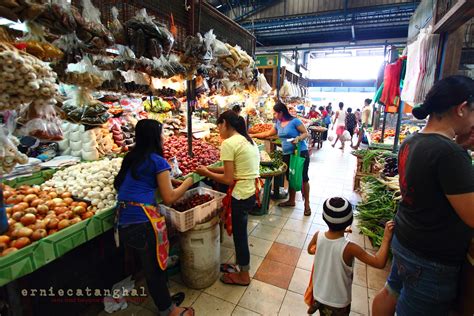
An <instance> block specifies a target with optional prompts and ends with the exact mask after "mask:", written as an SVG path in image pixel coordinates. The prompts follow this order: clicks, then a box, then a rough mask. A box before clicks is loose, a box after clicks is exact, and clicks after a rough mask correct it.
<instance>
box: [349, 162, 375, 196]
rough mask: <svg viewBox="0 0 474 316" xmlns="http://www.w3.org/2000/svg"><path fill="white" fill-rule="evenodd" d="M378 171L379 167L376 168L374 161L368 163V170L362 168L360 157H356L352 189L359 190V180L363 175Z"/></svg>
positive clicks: (373, 173)
mask: <svg viewBox="0 0 474 316" xmlns="http://www.w3.org/2000/svg"><path fill="white" fill-rule="evenodd" d="M356 157H357V156H356ZM379 171H380V169H379V168H378V166H377V164H376V162H375V161H374V162H372V164H371V165H370V168H369V170H364V169H363V164H362V158H361V157H357V168H356V170H355V174H354V185H353V190H354V191H359V190H360V181H361V180H362V178H363V177H366V176H370V175H375V174H377V173H378V172H379Z"/></svg>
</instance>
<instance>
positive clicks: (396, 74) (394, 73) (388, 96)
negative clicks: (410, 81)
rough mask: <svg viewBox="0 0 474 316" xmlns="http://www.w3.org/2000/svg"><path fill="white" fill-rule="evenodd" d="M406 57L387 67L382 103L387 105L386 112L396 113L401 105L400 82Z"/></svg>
mask: <svg viewBox="0 0 474 316" xmlns="http://www.w3.org/2000/svg"><path fill="white" fill-rule="evenodd" d="M405 59H406V57H401V58H399V59H398V60H397V61H396V62H394V63H392V64H388V65H387V66H385V72H384V87H383V91H382V96H381V98H380V102H382V103H383V104H385V106H386V111H387V112H389V113H394V112H396V111H397V108H398V106H399V105H400V80H401V74H402V69H403V64H404V60H405Z"/></svg>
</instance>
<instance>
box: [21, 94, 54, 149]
mask: <svg viewBox="0 0 474 316" xmlns="http://www.w3.org/2000/svg"><path fill="white" fill-rule="evenodd" d="M22 131H23V134H24V135H29V136H33V137H36V138H38V139H41V140H47V141H59V140H62V139H63V132H62V130H61V120H60V119H59V118H58V117H57V115H56V110H55V108H54V103H53V102H48V103H46V104H44V102H39V101H33V102H32V103H31V104H30V106H29V107H28V122H27V123H26V124H25V126H23V128H22Z"/></svg>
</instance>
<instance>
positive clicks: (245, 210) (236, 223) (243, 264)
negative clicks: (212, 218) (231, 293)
mask: <svg viewBox="0 0 474 316" xmlns="http://www.w3.org/2000/svg"><path fill="white" fill-rule="evenodd" d="M231 203H232V231H233V237H234V246H235V257H236V259H237V260H236V261H237V262H236V263H237V264H238V265H239V267H240V271H249V269H250V250H249V237H248V233H247V222H248V214H249V211H250V210H252V209H253V207H254V206H255V195H252V196H251V197H249V198H248V199H245V200H237V199H235V198H232V202H231Z"/></svg>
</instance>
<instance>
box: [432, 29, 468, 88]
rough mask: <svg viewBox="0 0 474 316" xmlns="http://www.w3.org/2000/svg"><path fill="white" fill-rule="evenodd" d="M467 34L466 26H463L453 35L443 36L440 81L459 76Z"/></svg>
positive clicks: (452, 33)
mask: <svg viewBox="0 0 474 316" xmlns="http://www.w3.org/2000/svg"><path fill="white" fill-rule="evenodd" d="M465 34H466V25H463V26H461V27H460V28H458V29H457V30H455V31H453V32H451V33H447V34H444V35H442V37H441V40H442V41H443V43H442V45H441V47H442V57H441V63H440V65H439V66H438V67H439V68H438V73H439V76H438V78H439V79H443V78H446V77H449V76H452V75H457V74H458V72H459V63H460V62H461V53H462V46H463V43H464V35H465Z"/></svg>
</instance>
